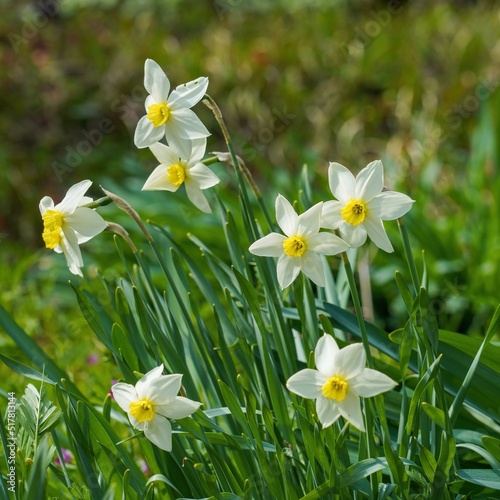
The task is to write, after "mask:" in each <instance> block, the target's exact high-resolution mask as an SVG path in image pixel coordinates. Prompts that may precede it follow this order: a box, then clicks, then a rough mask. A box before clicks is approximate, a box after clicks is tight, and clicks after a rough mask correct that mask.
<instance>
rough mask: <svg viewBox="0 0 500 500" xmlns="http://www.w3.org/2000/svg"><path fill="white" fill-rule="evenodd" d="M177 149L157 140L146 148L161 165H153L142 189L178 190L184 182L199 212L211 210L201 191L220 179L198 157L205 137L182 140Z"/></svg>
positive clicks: (204, 143)
mask: <svg viewBox="0 0 500 500" xmlns="http://www.w3.org/2000/svg"><path fill="white" fill-rule="evenodd" d="M185 142H186V144H185V146H183V147H182V150H181V151H180V152H178V151H176V150H175V149H174V148H170V147H168V146H165V145H164V144H162V143H160V142H158V143H156V144H153V145H152V146H150V147H149V149H150V150H151V151H152V153H153V154H154V155H155V156H156V159H157V160H158V161H159V162H160V165H158V167H156V168H155V170H154V171H153V172H152V174H151V175H150V176H149V178H148V180H147V181H146V183H145V184H144V187H143V188H142V189H143V190H144V191H154V190H166V191H177V190H178V189H179V188H180V187H181V186H182V185H183V184H184V186H185V187H186V193H187V196H188V198H189V199H190V200H191V202H192V203H193V204H194V205H195V206H196V207H198V208H199V209H200V210H201V211H202V212H205V213H210V212H211V209H210V205H209V204H208V201H207V199H206V198H205V195H204V194H203V190H204V189H207V188H209V187H212V186H215V185H216V184H218V183H219V182H220V179H219V178H218V177H217V176H216V175H215V174H214V173H213V172H212V171H211V170H210V169H209V168H208V167H207V166H206V165H204V164H203V163H201V160H202V158H203V156H204V154H205V149H206V144H207V140H206V139H205V138H202V139H194V140H193V141H185Z"/></svg>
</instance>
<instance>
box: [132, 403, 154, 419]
mask: <svg viewBox="0 0 500 500" xmlns="http://www.w3.org/2000/svg"><path fill="white" fill-rule="evenodd" d="M130 415H132V416H133V417H134V418H135V419H137V421H138V422H151V420H153V418H154V416H155V405H154V404H153V403H152V402H151V401H150V400H149V399H148V398H143V399H139V400H138V401H134V402H133V403H130Z"/></svg>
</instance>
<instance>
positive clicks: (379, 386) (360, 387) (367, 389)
mask: <svg viewBox="0 0 500 500" xmlns="http://www.w3.org/2000/svg"><path fill="white" fill-rule="evenodd" d="M396 385H398V384H397V382H394V380H392V378H390V377H388V376H387V375H385V374H384V373H382V372H379V371H377V370H373V369H371V368H365V369H364V370H363V371H362V372H361V373H360V374H359V375H358V376H357V377H355V378H354V379H353V380H349V388H350V389H352V390H353V391H354V392H355V393H356V394H358V395H359V396H361V397H363V398H371V397H372V396H376V395H377V394H381V393H383V392H387V391H390V390H391V389H393V388H394V387H396Z"/></svg>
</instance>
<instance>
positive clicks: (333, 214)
mask: <svg viewBox="0 0 500 500" xmlns="http://www.w3.org/2000/svg"><path fill="white" fill-rule="evenodd" d="M343 206H344V204H343V203H341V202H340V201H336V200H331V201H325V202H324V203H323V207H322V209H321V220H320V226H321V227H324V228H325V229H338V228H339V227H340V226H341V225H342V224H343V223H344V219H342V213H341V210H342V207H343Z"/></svg>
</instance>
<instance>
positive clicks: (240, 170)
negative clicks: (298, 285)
mask: <svg viewBox="0 0 500 500" xmlns="http://www.w3.org/2000/svg"><path fill="white" fill-rule="evenodd" d="M205 97H206V99H207V100H206V101H203V102H204V103H205V104H206V105H207V107H208V108H209V109H210V110H211V111H212V113H213V114H214V116H215V119H216V120H217V123H218V124H219V126H220V128H221V130H222V134H223V135H224V140H225V141H226V145H227V149H228V151H229V154H230V155H231V160H232V162H233V166H234V169H235V171H236V175H237V177H238V183H239V185H240V188H241V192H242V196H243V200H244V203H245V204H246V205H247V207H248V209H250V200H249V199H248V193H247V191H246V189H245V184H244V180H246V182H247V183H248V185H249V186H250V189H251V190H252V191H253V193H254V195H255V197H256V198H257V201H258V202H259V205H260V207H261V209H262V212H263V214H264V216H265V218H266V221H267V223H268V225H269V228H272V227H273V222H272V219H271V216H270V215H269V212H268V210H267V207H266V204H265V203H264V199H263V198H262V194H261V193H260V190H259V187H258V186H257V184H256V183H255V181H254V180H253V177H252V174H251V173H250V171H249V170H248V168H247V167H246V165H245V163H244V162H243V161H241V160H240V159H239V158H238V157H237V156H236V153H235V151H234V147H233V143H232V141H231V136H230V135H229V131H228V129H227V126H226V123H225V122H224V118H223V116H222V113H221V111H220V109H219V106H217V103H216V102H215V101H214V100H213V99H212V98H211V97H210V96H209V95H208V94H206V95H205ZM252 222H253V221H252ZM255 236H256V238H257V237H258V236H257V233H256V234H255Z"/></svg>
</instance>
